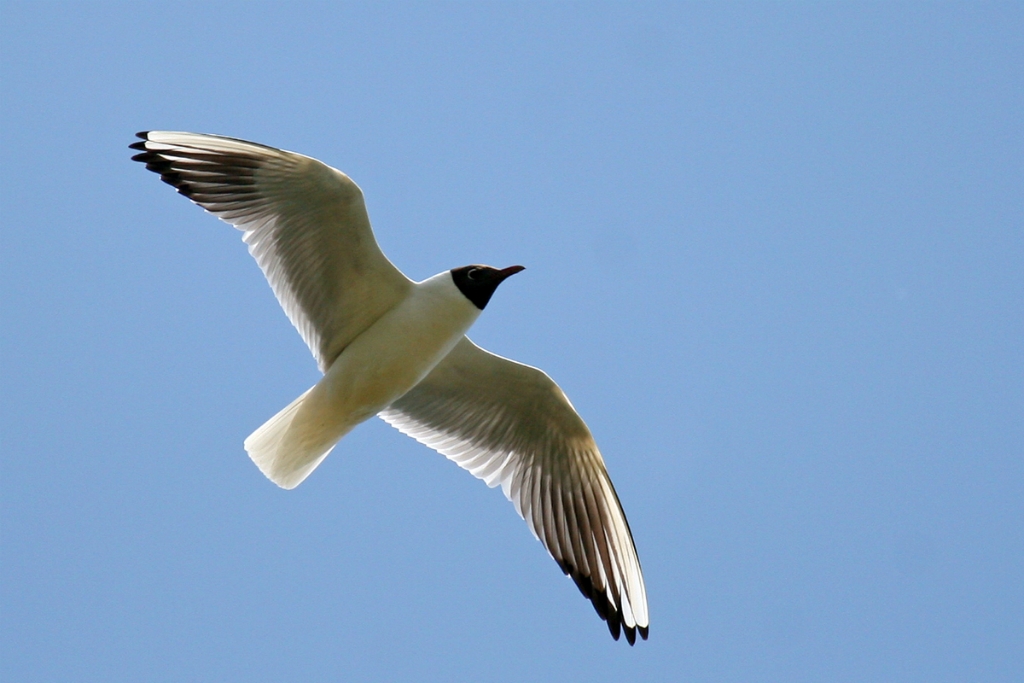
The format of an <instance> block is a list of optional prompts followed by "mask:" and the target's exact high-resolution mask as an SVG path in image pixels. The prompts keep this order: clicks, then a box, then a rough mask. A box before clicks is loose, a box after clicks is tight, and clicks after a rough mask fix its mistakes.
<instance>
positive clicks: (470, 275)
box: [466, 268, 480, 280]
mask: <svg viewBox="0 0 1024 683" xmlns="http://www.w3.org/2000/svg"><path fill="white" fill-rule="evenodd" d="M479 277H480V269H479V268H470V269H469V270H467V271H466V278H467V279H469V280H476V279H477V278H479Z"/></svg>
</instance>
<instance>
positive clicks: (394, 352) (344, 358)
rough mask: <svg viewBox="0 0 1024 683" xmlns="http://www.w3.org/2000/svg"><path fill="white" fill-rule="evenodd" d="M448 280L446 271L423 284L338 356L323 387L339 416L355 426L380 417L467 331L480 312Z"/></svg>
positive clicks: (321, 385)
mask: <svg viewBox="0 0 1024 683" xmlns="http://www.w3.org/2000/svg"><path fill="white" fill-rule="evenodd" d="M443 278H447V279H448V280H449V281H450V279H451V278H450V276H449V275H448V273H443V274H442V275H439V276H435V277H434V278H431V279H430V280H426V281H424V282H422V283H418V284H417V285H416V286H415V287H414V289H413V291H412V292H411V293H410V295H409V296H408V297H407V298H406V299H405V300H404V301H402V302H401V303H400V304H399V305H398V306H396V307H395V308H393V309H392V310H391V311H389V312H388V313H386V314H384V316H382V317H381V318H380V319H379V320H378V321H377V322H375V323H374V324H373V325H371V326H370V327H369V328H368V329H367V330H365V331H364V332H363V333H362V334H360V335H359V336H358V337H356V339H355V340H354V341H353V342H352V343H351V344H349V345H348V346H347V347H346V348H345V350H344V351H343V352H342V353H341V355H340V356H338V358H337V360H335V362H334V363H333V364H332V365H331V367H330V368H329V369H328V370H327V373H326V375H325V376H324V379H323V380H322V381H321V382H320V384H319V385H318V387H322V390H323V391H324V392H325V395H324V396H323V398H324V399H326V400H325V404H326V405H329V406H330V412H331V413H332V414H333V415H334V416H336V417H337V418H343V419H344V420H345V421H346V422H348V423H350V424H353V425H354V424H356V423H358V422H362V421H363V420H365V419H367V418H369V417H372V416H373V415H376V414H377V413H379V412H380V411H381V410H383V409H384V408H386V407H387V406H388V405H390V404H391V403H392V402H394V401H395V400H397V399H398V398H400V397H401V396H402V395H403V394H405V393H406V392H407V391H409V390H410V389H412V388H413V387H414V386H416V384H418V383H419V381H420V380H421V379H423V378H424V377H426V375H427V374H428V373H429V372H430V371H431V370H432V369H433V368H434V366H435V365H437V364H438V363H439V362H440V361H441V360H442V359H443V358H444V357H445V356H446V355H447V354H448V352H449V351H451V350H452V348H453V347H454V346H455V344H456V343H458V341H459V340H460V339H461V338H462V336H463V335H464V334H465V333H466V331H467V330H468V329H469V327H470V326H471V325H472V324H473V322H474V321H475V320H476V318H477V317H478V315H479V313H480V311H479V309H477V308H476V307H475V306H473V305H472V303H470V302H469V300H468V299H466V298H465V297H464V296H462V294H461V293H459V292H458V290H457V289H456V288H455V287H454V285H450V286H445V285H446V282H445V280H444V279H443ZM435 280H438V281H437V282H435ZM449 290H450V291H449Z"/></svg>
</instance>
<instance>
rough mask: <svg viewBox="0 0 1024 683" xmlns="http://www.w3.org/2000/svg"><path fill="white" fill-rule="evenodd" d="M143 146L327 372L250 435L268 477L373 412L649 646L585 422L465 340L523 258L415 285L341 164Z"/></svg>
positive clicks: (177, 136) (208, 144) (638, 576)
mask: <svg viewBox="0 0 1024 683" xmlns="http://www.w3.org/2000/svg"><path fill="white" fill-rule="evenodd" d="M137 136H138V137H139V138H141V140H139V141H138V142H135V143H134V144H132V145H130V147H131V148H132V149H134V150H138V152H139V153H138V154H136V155H135V156H133V157H132V159H133V160H135V161H140V162H142V163H144V164H145V165H146V168H147V169H149V170H150V171H153V172H155V173H158V174H159V175H160V178H161V179H162V180H163V181H164V182H166V183H168V184H170V185H172V186H173V187H174V188H176V189H177V191H178V192H179V193H180V194H182V195H184V196H186V197H188V198H189V199H190V200H192V201H193V202H195V203H196V204H198V205H199V206H201V207H202V208H204V209H206V211H208V212H209V213H212V214H213V215H215V216H217V217H218V218H220V219H222V220H224V221H226V222H227V223H230V224H231V225H233V226H235V227H236V228H238V229H239V230H241V231H242V240H243V241H244V242H245V243H246V244H247V245H248V246H249V253H251V254H252V255H253V257H254V258H255V259H256V262H257V263H258V264H259V266H260V268H261V269H262V270H263V274H264V275H265V276H266V278H267V280H268V281H269V282H270V286H271V287H272V288H273V290H274V294H276V295H277V299H278V301H279V302H280V303H281V306H282V307H283V308H284V311H285V313H286V314H287V315H288V318H289V319H290V320H291V322H292V324H293V325H295V327H296V328H297V329H298V331H299V334H301V335H302V338H303V340H304V341H305V342H306V344H307V345H308V346H309V349H310V351H312V352H313V356H314V357H315V358H316V361H317V364H318V365H319V367H320V370H321V372H323V378H321V379H320V381H319V382H317V383H316V384H315V385H314V386H313V387H312V388H310V389H309V390H308V391H306V392H305V393H304V394H302V395H301V396H299V397H298V398H297V399H295V400H294V401H292V402H291V403H290V404H289V405H288V406H287V407H285V408H284V409H283V410H281V411H280V412H279V413H277V415H275V416H273V417H272V418H270V420H268V421H267V422H266V423H265V424H264V425H263V426H261V427H260V428H259V429H257V430H256V431H255V432H253V433H252V435H250V436H249V438H247V439H246V440H245V450H246V452H247V453H248V454H249V457H251V458H252V460H253V462H254V463H256V466H257V467H259V468H260V470H261V471H262V472H263V474H265V475H266V476H267V477H268V478H269V479H270V480H271V481H273V482H274V483H275V484H277V485H278V486H281V487H283V488H286V489H291V488H294V487H296V486H298V485H299V484H300V483H301V482H302V481H303V480H304V479H305V478H306V477H307V476H309V474H310V472H312V471H313V470H314V469H315V468H316V466H317V465H319V464H320V463H321V462H322V461H323V459H324V458H326V457H327V455H328V453H330V452H331V449H333V448H334V446H335V444H337V443H338V441H339V440H340V439H341V438H342V437H343V436H344V435H345V434H347V433H348V432H349V431H351V430H352V429H353V428H354V427H355V426H356V425H358V424H359V423H361V422H363V421H365V420H367V419H369V418H370V417H372V416H374V415H377V416H379V417H380V418H381V419H383V420H384V421H385V422H387V423H388V424H390V425H391V426H393V427H395V428H396V429H398V430H399V431H400V432H402V433H403V434H407V435H408V436H411V437H412V438H414V439H416V440H417V441H419V442H420V443H423V444H425V445H427V446H429V447H430V448H433V449H434V450H436V451H438V452H440V453H442V454H444V455H445V456H447V457H448V458H449V459H451V460H453V461H455V462H456V463H458V464H459V465H460V466H461V467H463V468H464V469H466V470H468V471H469V472H470V473H472V474H473V475H474V476H476V477H477V478H479V479H482V480H483V481H484V482H485V483H486V484H487V485H488V486H491V487H495V486H498V485H500V486H501V489H502V491H503V492H504V494H505V496H506V497H507V498H508V499H509V500H510V501H511V502H512V504H513V505H514V506H515V509H516V511H517V512H518V513H519V514H520V516H522V517H523V519H525V520H526V523H527V524H528V526H529V528H530V530H531V531H532V532H533V534H534V536H536V537H537V538H538V539H539V540H540V541H541V542H542V543H543V544H544V547H545V548H546V549H547V551H548V553H550V555H551V557H552V558H554V560H555V562H557V563H558V566H559V567H560V568H561V570H562V571H563V572H564V573H565V574H566V575H568V576H570V577H572V579H573V581H575V582H576V585H577V587H579V589H580V591H581V592H582V593H583V595H584V596H586V597H587V598H589V599H590V601H591V602H592V603H593V605H594V608H595V609H596V611H597V613H598V614H599V615H600V616H601V618H602V619H604V620H605V621H606V622H607V624H608V629H609V630H610V631H611V634H612V636H613V637H614V638H615V639H616V640H618V639H619V634H620V631H624V632H625V634H626V639H627V640H628V641H629V643H630V644H631V645H632V644H633V643H635V642H636V635H637V633H639V634H640V636H641V637H642V638H644V639H646V638H647V633H648V615H647V595H646V589H645V587H644V579H643V574H642V572H641V570H640V560H639V558H638V557H637V554H636V547H635V546H634V544H633V536H632V533H631V532H630V530H629V523H628V522H627V521H626V516H625V514H624V513H623V511H622V505H621V504H620V503H619V498H618V495H617V494H616V493H615V488H614V487H613V486H612V482H611V479H609V477H608V472H607V470H606V468H605V464H604V460H603V459H602V457H601V453H600V451H599V450H598V448H597V444H596V443H594V438H593V436H592V435H591V433H590V430H589V429H588V428H587V426H586V424H585V423H584V422H583V420H582V418H580V416H579V415H578V414H577V413H576V411H575V409H574V408H573V406H572V404H571V403H570V402H569V399H568V398H567V397H566V395H565V394H564V393H563V392H562V390H561V389H560V388H559V386H558V385H557V384H555V382H554V381H552V379H551V378H550V377H548V376H547V375H546V374H545V373H544V372H542V371H541V370H538V369H537V368H533V367H530V366H528V365H523V364H522V363H517V362H515V361H512V360H509V359H507V358H502V357H501V356H498V355H495V354H493V353H490V352H489V351H486V350H484V349H482V348H480V347H479V346H477V345H476V344H474V343H473V342H471V341H470V340H469V338H468V337H466V336H465V335H466V332H467V331H468V330H469V328H470V326H471V325H472V324H473V322H474V321H475V320H476V319H477V317H479V315H480V313H481V312H482V311H483V310H484V308H485V307H486V306H487V303H488V302H489V301H490V299H491V296H492V295H493V294H494V292H495V290H496V289H497V287H498V285H500V284H501V283H502V282H503V281H505V280H506V279H507V278H508V277H510V276H512V275H514V274H516V273H518V272H520V271H521V270H523V267H522V266H510V267H508V268H503V269H497V268H491V267H489V266H483V265H468V266H462V267H459V268H453V269H451V270H446V271H443V272H441V273H439V274H437V275H435V276H433V277H430V278H427V279H426V280H423V281H422V282H413V281H412V280H410V279H409V278H407V277H406V276H405V275H403V274H402V272H401V271H399V270H398V269H397V268H396V267H395V266H394V265H392V263H391V262H390V261H389V260H388V259H387V257H386V256H385V255H384V254H383V252H382V251H381V250H380V247H379V246H378V245H377V241H376V239H375V238H374V236H373V231H372V229H371V228H370V220H369V217H368V216H367V213H366V205H365V204H364V202H363V193H362V190H360V189H359V186H358V185H356V184H355V183H354V182H353V181H352V180H351V179H350V178H349V177H348V176H347V175H345V174H344V173H342V172H341V171H338V170H336V169H334V168H331V167H330V166H327V165H326V164H323V163H321V162H320V161H317V160H316V159H313V158H310V157H307V156H304V155H302V154H296V153H294V152H287V151H284V150H280V149H276V148H274V147H267V146H265V145H260V144H256V143H252V142H246V141H244V140H237V139H234V138H229V137H223V136H219V135H203V134H197V133H179V132H166V131H150V132H144V133H138V135H137Z"/></svg>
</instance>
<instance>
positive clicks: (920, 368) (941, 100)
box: [0, 2, 1024, 683]
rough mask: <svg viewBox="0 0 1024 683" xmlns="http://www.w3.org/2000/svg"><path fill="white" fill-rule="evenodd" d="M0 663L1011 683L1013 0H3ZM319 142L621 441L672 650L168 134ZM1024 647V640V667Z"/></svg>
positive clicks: (422, 269) (1016, 270) (1016, 204)
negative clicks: (304, 311)
mask: <svg viewBox="0 0 1024 683" xmlns="http://www.w3.org/2000/svg"><path fill="white" fill-rule="evenodd" d="M0 16H2V21H0V51H2V55H0V60H2V61H0V66H2V74H0V76H2V77H0V94H2V97H0V114H2V125H0V149H2V165H0V174H2V175H0V201H2V205H0V206H2V214H0V225H2V250H0V258H2V268H0V286H2V287H3V292H4V296H3V299H2V302H3V303H2V317H0V335H2V336H0V353H2V367H0V372H2V375H0V378H2V387H3V392H2V413H0V420H2V422H0V428H2V432H0V438H2V463H0V468H2V469H0V475H2V477H0V487H2V500H0V511H2V526H0V542H2V546H0V553H2V554H0V559H2V564H0V572H2V580H0V620H2V624H0V677H2V678H3V679H4V680H10V681H15V680H18V681H54V680H74V681H105V682H110V681H139V680H146V681H183V680H208V681H214V680H215V681H285V680H303V681H334V680H337V681H342V680H343V681H381V680H388V681H451V680H473V681H524V680H589V681H615V680H651V681H654V680H687V681H826V680H827V681H883V680H884V681H928V682H929V683H934V682H938V681H964V680H976V681H1009V680H1013V679H1014V678H1015V676H1017V675H1019V672H1020V671H1021V670H1024V582H1022V581H1021V576H1024V531H1022V529H1024V525H1022V523H1021V522H1022V520H1024V458H1022V454H1024V344H1022V339H1024V267H1022V264H1024V127H1022V124H1021V122H1022V120H1024V11H1022V9H1021V6H1020V4H1018V3H1005V4H981V3H974V4H960V5H951V4H911V3H902V4H897V3H878V4H853V3H827V4H796V3H754V4H720V3H701V4H668V5H658V4H647V5H636V4H590V3H587V4H547V3H543V4H513V3H486V4H484V3H477V4H470V3H460V4H428V3H416V4H388V5H376V4H375V5H341V4H337V3H321V4H301V3H287V4H285V3H280V4H270V3H266V4H260V3H216V4H212V5H211V4H200V3H194V4H191V3H177V4H174V5H159V6H158V5H155V4H149V3H137V4H116V3H93V4H87V3H76V4H73V3H66V4H59V3H12V2H4V3H3V4H2V6H0ZM144 129H179V130H191V131H198V132H211V133H221V134H226V135H232V136H235V137H241V138H246V139H250V140H255V141H258V142H262V143H266V144H269V145H274V146H278V147H283V148H287V149H292V150H295V151H299V152H303V153H305V154H309V155H311V156H315V157H317V158H319V159H321V160H323V161H325V162H327V163H329V164H331V165H333V166H336V167H337V168H340V169H342V170H344V171H345V172H347V173H348V174H350V175H351V176H352V177H353V178H354V179H355V180H356V182H358V183H359V184H360V185H361V186H362V188H363V190H364V192H365V195H366V198H367V203H368V206H369V211H370V216H371V219H372V221H373V223H374V227H375V231H376V233H377V236H378V240H379V241H380V243H381V246H382V248H383V249H384V251H385V253H387V254H388V255H389V257H390V258H391V259H392V260H393V261H394V262H395V263H396V265H398V266H399V267H400V268H401V269H402V270H403V271H404V272H406V273H407V274H408V275H409V276H410V277H413V278H416V279H422V278H425V277H428V276H430V275H433V274H434V273H437V272H439V271H442V270H447V269H448V268H451V267H454V266H458V265H463V264H466V263H474V262H483V263H491V264H494V265H497V266H504V265H509V264H512V263H522V264H524V265H525V266H527V268H528V270H527V271H526V272H524V273H523V274H521V275H518V276H516V277H515V278H514V279H512V280H510V281H509V282H508V283H507V284H505V285H504V286H503V287H502V288H501V290H500V291H499V292H498V293H497V295H496V296H495V298H494V300H493V301H492V303H491V304H490V305H489V306H488V309H487V311H486V312H485V314H484V315H483V316H482V317H481V319H480V321H479V322H478V323H477V324H476V326H475V327H474V329H473V332H472V336H473V337H474V339H475V340H476V341H477V342H479V343H480V344H482V345H484V346H485V347H487V348H489V349H491V350H493V351H495V352H498V353H501V354H503V355H507V356H510V357H512V358H516V359H518V360H521V361H524V362H527V363H530V364H533V365H536V366H539V367H541V368H544V369H545V370H546V371H548V372H549V373H550V374H551V375H552V376H553V377H554V378H555V379H556V380H557V381H558V382H559V383H560V384H561V385H562V387H563V388H564V389H565V391H566V392H567V393H568V395H569V396H570V397H571V399H572V401H573V403H574V404H575V406H576V407H577V409H578V410H579V411H580V412H581V414H582V415H583V417H584V418H585V419H586V420H587V422H588V423H589V425H590V427H591V429H592V430H593V432H594V434H595V436H596V438H597V440H598V443H599V444H600V446H601V448H602V451H603V452H604V455H605V459H606V461H607V463H608V467H609V471H610V472H611V475H612V478H613V480H614V482H615V485H616V488H617V489H618V492H619V495H620V497H621V499H622V502H623V505H624V507H625V509H626V512H627V514H628V517H629V520H630V524H631V526H632V529H633V533H634V536H635V538H636V544H637V548H638V550H639V553H640V558H641V561H642V563H643V568H644V572H645V576H646V580H647V588H648V595H649V600H650V612H651V637H650V640H649V641H648V642H644V643H639V644H638V645H637V647H635V648H629V647H628V646H626V645H625V643H624V642H619V643H615V642H613V641H612V640H611V639H610V638H609V636H608V634H607V631H606V630H605V628H604V625H603V624H602V623H601V622H600V620H599V619H598V618H597V617H596V616H595V615H594V613H593V610H592V608H591V607H590V605H589V604H588V603H587V602H586V601H585V600H584V599H583V598H581V597H580V595H579V594H578V592H577V591H576V589H575V588H574V587H573V585H572V583H571V582H570V581H569V580H568V579H566V578H564V577H563V576H562V575H561V573H560V572H559V570H558V568H557V567H556V566H555V564H554V562H552V561H551V560H550V558H548V557H547V555H546V553H545V552H544V551H543V549H542V547H541V546H540V544H539V543H537V542H536V541H535V540H534V539H533V537H532V536H531V535H530V533H529V532H528V530H527V528H526V525H525V524H524V523H523V522H522V521H521V520H520V519H519V518H518V516H517V515H516V514H515V512H514V510H513V509H512V506H511V505H509V504H508V502H507V501H506V500H505V499H504V498H503V496H501V494H500V493H499V492H498V491H494V490H490V489H487V488H486V487H485V486H483V485H482V484H481V483H480V482H478V481H476V480H475V479H473V478H472V477H471V476H470V475H468V474H466V473H465V472H463V471H461V470H460V469H459V468H458V467H456V466H455V465H454V464H452V463H450V462H449V461H447V460H446V459H445V458H443V457H442V456H440V455H437V454H436V453H433V452H432V451H429V450H427V449H426V448H425V447H423V446H420V445H419V444H417V443H415V442H413V441H412V440H410V439H407V438H405V437H403V436H401V435H400V434H399V433H398V432H395V431H393V430H391V429H390V428H389V427H387V426H386V425H385V424H384V423H382V422H380V421H377V420H374V421H371V422H369V423H367V424H365V425H364V426H361V427H360V428H358V429H357V430H356V431H355V432H353V433H352V434H350V435H349V436H348V437H346V439H345V440H344V441H343V442H342V443H341V445H340V446H339V447H338V448H337V449H336V450H335V452H334V453H333V454H332V455H331V456H330V457H329V458H328V459H327V461H325V463H324V464H323V465H322V466H321V467H320V468H319V469H318V470H317V471H316V472H315V473H314V475H313V476H311V477H310V479H309V480H307V481H306V482H305V483H304V484H303V485H302V486H300V487H299V488H298V489H296V490H294V491H290V492H287V491H283V490H280V489H278V488H277V487H275V486H274V485H273V484H271V483H270V482H269V481H267V480H266V479H264V477H263V476H262V475H261V474H260V473H259V471H258V470H257V469H256V468H255V467H254V466H253V465H252V464H251V463H250V461H249V459H248V458H247V457H246V455H245V452H244V451H243V449H242V441H243V439H244V438H245V437H246V436H247V435H248V434H249V433H250V432H251V431H252V430H253V429H255V428H256V427H258V426H259V425H260V424H262V422H263V421H264V420H265V419H267V418H268V417H270V416H271V415H273V414H274V413H275V412H276V411H277V410H279V409H280V408H282V407H283V406H284V405H286V404H287V403H288V402H290V401H291V400H292V399H293V398H294V397H295V396H297V395H298V394H299V393H301V392H302V391H303V390H305V389H306V388H307V387H308V386H310V385H311V384H313V383H314V382H315V381H316V380H317V377H318V373H317V371H316V366H315V363H314V362H313V360H312V357H311V356H310V354H309V353H308V351H307V350H306V348H305V347H304V345H303V343H302V341H301V339H300V338H299V336H298V334H297V333H296V332H295V330H294V329H293V328H292V327H291V325H290V324H289V323H288V321H287V319H286V318H285V316H284V314H283V313H282V312H281V310H280V309H279V307H278V305H277V302H276V301H275V299H274V297H273V295H272V293H271V291H270V288H269V287H268V286H267V285H266V283H265V282H264V280H263V277H262V275H261V273H260V272H259V269H258V268H257V266H256V265H255V263H254V262H253V261H252V260H251V258H250V257H249V256H248V254H247V253H246V250H245V248H244V245H243V244H242V243H241V241H240V240H239V234H238V233H237V232H236V231H235V230H233V229H232V228H230V227H228V226H227V225H225V224H222V223H220V222H219V221H217V220H215V219H214V218H212V217H210V216H208V215H206V214H204V213H203V212H202V211H201V210H199V209H197V208H196V207H194V206H192V205H190V204H189V202H187V201H185V200H184V199H183V198H181V197H179V196H177V195H175V194H174V192H173V191H171V189H170V188H168V187H167V186H165V185H163V184H161V183H160V182H158V180H157V179H156V178H155V177H154V176H153V175H152V174H149V173H146V172H145V170H144V169H143V168H141V167H140V166H139V165H138V164H133V163H131V162H130V161H129V156H130V152H129V150H128V148H127V145H128V144H129V143H130V142H132V136H133V134H134V133H135V131H137V130H144ZM1014 672H1016V674H1015V673H1014Z"/></svg>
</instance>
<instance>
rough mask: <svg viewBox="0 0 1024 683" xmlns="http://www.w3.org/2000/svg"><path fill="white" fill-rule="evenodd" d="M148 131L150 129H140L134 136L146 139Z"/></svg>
mask: <svg viewBox="0 0 1024 683" xmlns="http://www.w3.org/2000/svg"><path fill="white" fill-rule="evenodd" d="M150 132H151V131H148V130H140V131H139V132H138V133H136V134H135V137H137V138H142V139H143V140H148V139H149V134H150ZM136 144H138V143H136Z"/></svg>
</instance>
